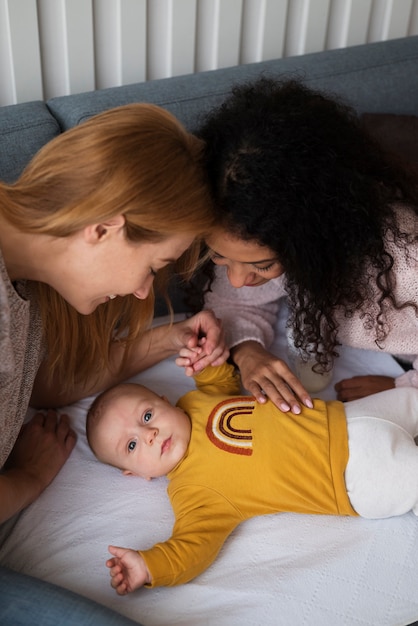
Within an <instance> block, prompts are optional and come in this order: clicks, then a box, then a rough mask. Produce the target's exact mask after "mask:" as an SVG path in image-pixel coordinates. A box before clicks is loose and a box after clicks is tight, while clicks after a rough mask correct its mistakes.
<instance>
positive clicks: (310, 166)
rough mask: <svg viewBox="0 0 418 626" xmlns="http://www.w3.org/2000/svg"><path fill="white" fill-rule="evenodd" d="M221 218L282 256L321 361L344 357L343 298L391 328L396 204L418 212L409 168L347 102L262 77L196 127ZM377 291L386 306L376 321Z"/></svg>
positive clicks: (300, 338) (295, 304) (306, 338)
mask: <svg viewBox="0 0 418 626" xmlns="http://www.w3.org/2000/svg"><path fill="white" fill-rule="evenodd" d="M197 134H198V136H199V137H201V138H202V139H204V141H205V142H206V164H207V168H208V172H209V177H210V182H211V185H212V190H213V194H214V199H215V202H216V206H217V211H218V222H219V224H220V226H221V227H222V228H225V229H226V230H227V231H229V232H230V233H232V234H233V235H236V236H237V237H239V238H243V239H247V240H250V239H251V240H255V241H257V242H258V243H259V244H261V245H263V246H267V247H269V248H270V249H271V250H273V251H274V252H275V253H276V254H277V258H278V260H279V262H280V263H281V264H282V266H283V268H284V270H285V273H286V280H287V291H288V301H289V307H290V311H291V318H290V319H291V326H292V328H293V336H294V340H295V344H296V345H297V346H298V347H299V348H301V349H302V351H306V348H307V346H308V344H313V346H314V348H315V351H316V359H317V362H318V366H319V369H320V370H321V369H322V370H323V369H328V368H329V367H330V365H331V363H332V361H333V358H334V357H335V356H337V354H338V353H337V352H336V347H337V346H338V345H339V344H338V340H337V334H338V323H337V321H336V318H335V312H336V309H337V308H341V309H342V310H343V311H344V314H345V316H346V317H351V316H352V315H353V314H354V312H355V311H360V312H361V314H362V315H363V319H364V323H365V325H367V326H368V327H374V329H375V332H376V342H377V344H378V345H379V344H381V342H383V341H384V339H385V337H386V335H387V327H386V325H385V314H384V313H385V310H386V307H387V306H388V305H392V306H394V307H396V308H398V309H399V308H402V307H405V306H413V307H414V308H415V309H416V308H417V307H416V305H414V304H413V303H410V302H408V303H406V302H403V303H399V302H396V301H395V298H394V295H393V287H394V283H395V278H394V276H393V273H392V267H393V262H394V260H393V257H392V256H391V255H390V254H389V253H388V251H387V250H386V249H385V238H386V237H387V235H388V233H391V234H392V238H393V239H394V241H395V243H396V245H398V246H399V247H403V248H404V249H405V251H406V253H407V247H408V244H409V243H411V242H412V241H414V240H415V239H416V236H415V233H413V234H410V233H405V232H403V231H402V224H401V223H398V222H399V220H397V212H396V211H395V210H394V204H399V203H403V204H407V205H410V207H411V211H413V212H414V213H415V215H417V214H418V208H417V206H418V188H417V184H416V180H415V179H414V177H413V175H412V172H409V171H408V169H407V168H406V167H403V165H402V164H401V162H400V161H397V160H396V158H395V157H394V156H393V155H390V154H389V153H386V152H384V150H383V149H382V148H381V147H380V146H379V145H378V144H377V142H375V141H374V140H373V139H372V137H371V136H369V135H368V133H367V132H366V131H365V129H364V128H363V127H362V124H361V122H360V120H359V118H358V116H357V114H356V113H355V112H354V110H353V109H351V108H350V107H349V106H347V105H346V104H345V103H343V102H342V101H339V99H337V98H336V97H334V96H332V97H330V96H328V95H326V94H324V93H321V92H318V91H314V90H312V89H310V88H308V87H307V86H306V85H304V84H303V83H302V82H300V81H298V80H293V79H290V80H274V79H270V78H261V79H259V80H257V81H256V82H254V83H251V84H245V85H239V86H237V87H235V88H234V89H233V91H232V94H231V96H230V97H229V98H227V100H226V101H225V102H224V104H223V105H222V106H221V107H220V108H219V109H217V110H214V111H213V112H211V113H210V114H209V115H208V117H207V118H206V120H205V122H204V124H203V125H202V126H201V128H200V129H199V131H198V132H197ZM371 272H372V276H373V279H374V281H375V285H377V289H378V292H379V294H380V295H379V298H378V305H379V313H378V315H377V317H376V319H369V317H370V315H369V314H368V313H367V309H368V307H367V303H368V302H370V303H371V302H375V300H376V295H375V291H374V287H373V285H372V284H371V283H370V276H371Z"/></svg>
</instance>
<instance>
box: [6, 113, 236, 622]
mask: <svg viewBox="0 0 418 626" xmlns="http://www.w3.org/2000/svg"><path fill="white" fill-rule="evenodd" d="M201 148H202V146H201V142H200V141H199V140H198V139H196V138H195V137H194V136H192V135H191V134H189V133H188V132H187V131H186V130H185V129H184V128H183V127H182V125H181V124H180V123H179V122H178V121H177V120H176V119H175V118H174V117H173V116H172V115H171V114H170V113H168V112H167V111H165V110H164V109H161V108H159V107H156V106H153V105H148V104H132V105H127V106H124V107H119V108H117V109H112V110H109V111H107V112H105V113H102V114H99V115H97V116H95V117H93V118H91V119H90V120H88V121H86V122H84V123H83V124H81V125H80V126H78V127H76V128H73V129H71V130H69V131H66V132H65V133H63V134H62V135H60V136H59V137H57V138H56V139H54V140H53V141H51V142H50V143H49V144H47V145H46V146H44V148H43V149H42V150H41V151H40V152H39V153H38V154H37V155H36V156H35V157H34V159H33V160H32V162H31V163H30V164H29V165H28V166H27V168H26V169H25V171H24V172H23V173H22V175H21V176H20V178H19V179H18V180H17V182H16V183H14V184H12V185H6V184H0V319H1V323H0V351H1V363H0V407H1V408H0V433H1V434H0V438H1V439H0V467H3V471H2V473H1V474H0V502H1V507H0V521H4V520H6V519H8V518H9V517H11V516H12V515H14V514H15V513H17V512H19V511H20V510H22V509H23V508H24V507H26V506H27V505H28V504H30V503H31V502H32V501H33V500H34V499H35V498H36V497H37V496H38V495H39V494H40V493H41V492H42V491H43V489H45V487H47V485H48V484H49V483H50V482H51V481H52V480H53V478H54V477H55V476H56V474H57V473H58V472H59V470H60V469H61V467H62V465H63V464H64V463H65V461H66V460H67V458H68V456H69V454H70V453H71V450H72V449H73V447H74V444H75V435H74V433H73V431H72V430H71V428H70V426H69V422H68V419H67V417H66V416H61V417H60V418H58V419H57V416H56V413H55V412H54V411H51V410H50V411H48V412H46V413H38V414H36V415H35V417H34V418H33V419H32V420H31V421H30V422H29V423H28V424H26V425H25V426H24V427H23V429H21V426H22V423H23V419H24V416H25V414H26V410H27V407H28V404H29V402H30V399H31V398H32V400H31V404H32V405H33V406H35V407H38V408H40V407H42V408H44V409H49V408H51V407H58V406H62V405H66V404H68V403H70V402H73V401H75V400H77V399H79V398H81V397H83V396H86V395H89V394H92V393H94V392H97V391H99V390H101V389H105V388H106V387H109V386H110V385H112V384H115V383H117V382H119V381H121V380H124V379H126V378H129V377H130V376H132V375H133V374H135V373H137V372H138V371H141V370H143V369H146V368H147V367H150V366H151V365H153V364H155V363H156V362H158V361H160V360H162V359H164V358H166V357H168V356H170V355H173V354H176V353H178V351H179V350H180V348H181V347H183V346H189V347H191V348H196V350H197V351H198V352H200V355H199V356H200V360H199V361H198V363H199V364H198V365H195V367H197V368H200V367H204V366H205V365H206V364H207V363H213V364H217V363H219V362H222V361H223V360H224V359H225V358H226V356H227V351H226V349H225V345H224V341H223V334H222V330H221V328H220V325H219V323H218V320H217V319H216V318H215V317H214V316H213V314H212V313H210V312H202V313H201V314H198V315H196V316H194V317H192V318H190V319H188V320H185V321H184V322H180V323H177V324H173V325H169V326H161V327H158V328H156V329H152V330H150V328H149V326H150V321H151V319H152V314H153V308H154V307H153V305H154V295H153V280H154V276H155V275H156V274H157V273H158V272H160V270H162V269H163V268H165V267H167V266H168V265H169V264H172V263H173V262H174V261H175V260H177V259H179V258H180V257H181V260H182V266H183V268H184V269H185V270H191V269H192V268H193V264H194V261H195V257H196V255H197V249H196V252H195V248H196V244H195V242H196V241H197V240H198V239H199V238H201V237H203V236H205V235H206V234H207V233H208V232H209V231H210V229H211V227H212V225H213V216H212V207H211V201H210V196H209V193H208V188H207V183H206V179H205V175H204V170H203V167H202V165H201V162H200V157H201ZM160 274H161V273H160ZM162 274H164V273H162ZM202 337H203V339H202ZM32 618H33V615H32ZM78 619H79V616H78ZM38 623H42V622H39V620H38ZM57 623H58V622H57ZM59 623H61V622H59ZM77 623H80V624H81V623H82V622H81V621H79V622H77ZM102 623H103V622H102Z"/></svg>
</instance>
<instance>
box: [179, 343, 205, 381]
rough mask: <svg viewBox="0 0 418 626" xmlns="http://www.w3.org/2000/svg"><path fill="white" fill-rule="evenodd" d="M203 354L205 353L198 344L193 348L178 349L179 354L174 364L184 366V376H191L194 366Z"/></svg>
mask: <svg viewBox="0 0 418 626" xmlns="http://www.w3.org/2000/svg"><path fill="white" fill-rule="evenodd" d="M204 355H205V353H204V351H203V348H202V347H201V346H200V345H198V346H196V347H195V348H182V349H181V350H180V351H179V356H178V357H177V358H176V365H178V366H179V367H183V368H184V372H185V374H186V376H193V374H194V373H195V372H194V366H195V365H196V363H197V362H198V361H199V359H201V358H202V356H204Z"/></svg>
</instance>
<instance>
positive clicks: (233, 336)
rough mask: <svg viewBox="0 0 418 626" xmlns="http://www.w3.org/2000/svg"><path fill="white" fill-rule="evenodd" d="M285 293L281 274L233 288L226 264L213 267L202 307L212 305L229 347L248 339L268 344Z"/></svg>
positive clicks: (210, 307)
mask: <svg viewBox="0 0 418 626" xmlns="http://www.w3.org/2000/svg"><path fill="white" fill-rule="evenodd" d="M285 295H286V292H285V288H284V277H283V276H279V278H274V279H273V280H270V281H269V282H268V283H265V284H264V285H260V286H259V287H241V288H240V289H236V288H235V287H232V285H231V284H230V282H229V280H228V278H227V275H226V271H225V268H224V267H216V278H215V281H214V282H213V284H212V291H211V292H209V293H208V294H207V295H206V298H205V308H206V309H212V310H213V311H214V312H215V314H216V315H217V317H219V318H220V319H222V322H223V325H224V328H225V334H226V340H227V344H228V347H229V348H232V347H234V346H236V345H238V344H240V343H242V342H243V341H249V340H253V341H258V342H259V343H260V344H261V345H262V346H264V347H265V348H268V347H269V346H270V344H271V343H272V341H273V339H274V324H275V322H276V319H277V314H278V311H279V306H280V299H282V298H284V297H285Z"/></svg>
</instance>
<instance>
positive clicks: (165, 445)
mask: <svg viewBox="0 0 418 626" xmlns="http://www.w3.org/2000/svg"><path fill="white" fill-rule="evenodd" d="M190 433H191V424H190V420H189V418H188V416H187V415H186V413H184V411H182V410H181V409H179V408H177V407H174V406H173V405H172V404H170V403H169V402H168V400H166V399H165V398H164V397H160V396H158V395H157V394H155V393H154V392H152V391H150V390H149V389H146V388H145V387H142V386H141V385H131V384H126V385H119V387H117V389H115V394H114V395H112V396H111V397H110V398H109V400H108V401H107V403H106V406H105V408H104V412H103V415H102V416H101V419H100V424H99V426H98V427H96V429H95V433H94V449H95V452H96V454H97V457H98V458H99V459H100V460H102V461H104V462H105V463H110V464H111V465H114V466H115V467H119V468H121V469H122V470H124V473H125V474H134V475H136V476H142V477H143V478H154V477H157V476H164V475H166V474H167V473H168V472H170V471H171V470H172V469H173V468H174V467H175V466H176V465H177V464H178V463H179V461H180V460H181V459H182V458H183V456H184V455H185V453H186V450H187V446H188V445H189V440H190Z"/></svg>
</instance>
